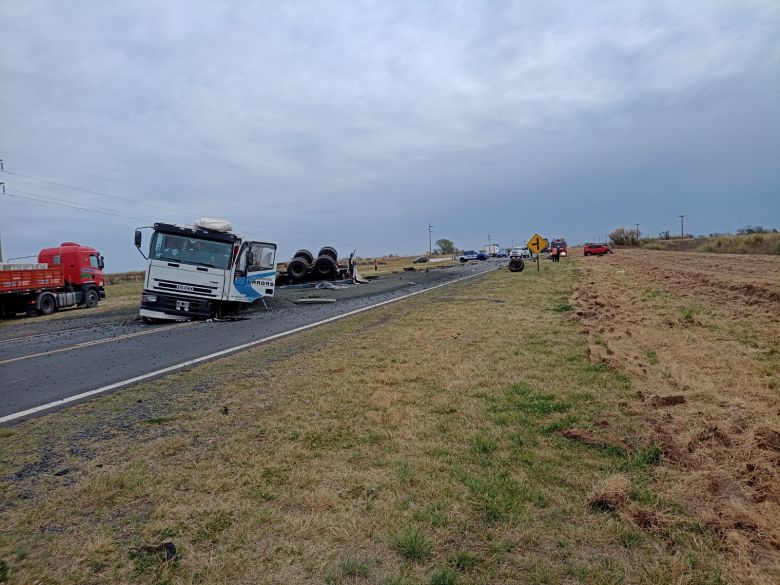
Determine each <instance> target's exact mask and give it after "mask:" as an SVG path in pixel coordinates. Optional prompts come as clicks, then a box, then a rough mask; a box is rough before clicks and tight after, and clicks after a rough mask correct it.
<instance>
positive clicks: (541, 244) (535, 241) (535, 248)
mask: <svg viewBox="0 0 780 585" xmlns="http://www.w3.org/2000/svg"><path fill="white" fill-rule="evenodd" d="M527 246H528V249H529V250H531V252H533V253H534V254H536V271H537V272H539V253H540V252H541V251H542V250H544V249H545V248H546V247H547V240H545V239H544V238H543V237H542V236H540V235H539V234H534V235H533V236H531V239H530V240H528V244H527Z"/></svg>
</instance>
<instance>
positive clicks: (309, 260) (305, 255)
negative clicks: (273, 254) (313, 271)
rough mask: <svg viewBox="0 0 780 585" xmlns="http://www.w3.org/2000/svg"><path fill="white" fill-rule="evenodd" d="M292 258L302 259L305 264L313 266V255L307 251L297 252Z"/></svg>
mask: <svg viewBox="0 0 780 585" xmlns="http://www.w3.org/2000/svg"><path fill="white" fill-rule="evenodd" d="M293 258H303V259H304V261H305V262H306V264H309V265H311V264H314V255H313V254H312V253H311V252H309V251H308V250H298V251H297V252H296V253H295V254H293Z"/></svg>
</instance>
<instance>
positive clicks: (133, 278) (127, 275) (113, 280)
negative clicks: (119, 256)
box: [106, 270, 146, 286]
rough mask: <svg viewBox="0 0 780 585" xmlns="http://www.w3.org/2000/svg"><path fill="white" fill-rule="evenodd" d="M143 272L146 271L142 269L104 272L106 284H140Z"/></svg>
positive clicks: (142, 279)
mask: <svg viewBox="0 0 780 585" xmlns="http://www.w3.org/2000/svg"><path fill="white" fill-rule="evenodd" d="M145 274H146V273H145V272H144V271H143V270H138V271H135V272H112V273H109V274H106V285H109V286H111V285H117V284H135V283H138V284H140V283H143V281H144V275H145Z"/></svg>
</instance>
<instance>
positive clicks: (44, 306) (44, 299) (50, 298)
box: [38, 294, 57, 315]
mask: <svg viewBox="0 0 780 585" xmlns="http://www.w3.org/2000/svg"><path fill="white" fill-rule="evenodd" d="M56 310H57V301H56V300H55V299H54V295H50V294H43V295H41V296H40V297H39V298H38V314H39V315H51V314H52V313H53V312H54V311H56Z"/></svg>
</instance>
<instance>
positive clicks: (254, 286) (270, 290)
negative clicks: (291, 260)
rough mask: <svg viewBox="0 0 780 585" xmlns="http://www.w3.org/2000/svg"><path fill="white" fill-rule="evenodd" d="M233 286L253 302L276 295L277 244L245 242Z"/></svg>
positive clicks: (239, 255)
mask: <svg viewBox="0 0 780 585" xmlns="http://www.w3.org/2000/svg"><path fill="white" fill-rule="evenodd" d="M233 288H235V289H236V291H238V293H239V294H240V295H241V296H242V297H244V299H242V300H245V302H250V303H251V302H252V301H255V300H257V299H259V298H263V297H272V296H274V290H275V288H276V244H271V243H268V242H245V243H244V244H243V245H242V246H241V250H240V251H239V253H238V256H237V259H236V268H235V277H234V278H233Z"/></svg>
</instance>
